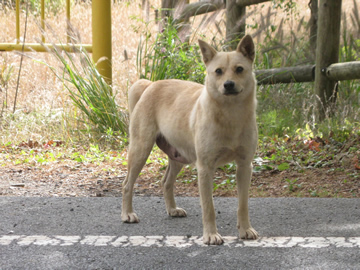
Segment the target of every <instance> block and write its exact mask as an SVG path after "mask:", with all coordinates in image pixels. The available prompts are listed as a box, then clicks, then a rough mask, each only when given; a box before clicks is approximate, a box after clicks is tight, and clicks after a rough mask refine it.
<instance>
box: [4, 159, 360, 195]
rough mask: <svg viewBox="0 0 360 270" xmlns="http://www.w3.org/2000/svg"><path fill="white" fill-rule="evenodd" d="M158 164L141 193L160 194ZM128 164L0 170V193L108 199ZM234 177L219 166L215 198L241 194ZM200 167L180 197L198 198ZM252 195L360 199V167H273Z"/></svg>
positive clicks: (145, 175) (257, 178)
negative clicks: (288, 168) (359, 168)
mask: <svg viewBox="0 0 360 270" xmlns="http://www.w3.org/2000/svg"><path fill="white" fill-rule="evenodd" d="M164 172H165V171H164V169H163V167H161V166H160V165H153V164H148V165H146V167H145V168H144V170H143V172H142V174H141V175H140V177H139V179H138V180H137V182H136V184H135V191H134V192H135V194H136V195H138V196H162V190H161V177H162V175H163V174H164ZM125 176H126V166H124V165H122V164H114V163H111V164H110V163H104V164H93V163H88V164H84V163H74V162H70V163H68V164H64V163H60V162H59V163H56V162H55V163H53V164H49V165H41V166H28V165H13V166H6V167H2V168H0V196H27V197H30V196H31V197H32V196H35V197H42V196H46V197H48V196H50V197H110V196H115V197H116V196H121V184H122V182H123V181H124V179H125ZM233 178H234V175H233V172H232V174H231V173H230V174H227V173H226V172H224V171H223V170H221V169H219V170H217V172H216V174H215V177H214V196H228V197H233V196H237V191H236V185H235V180H233ZM197 185H198V183H197V177H196V170H195V169H192V168H189V167H187V168H185V169H184V171H183V173H182V175H181V176H180V177H179V178H178V180H177V183H176V186H175V194H176V196H198V186H197ZM250 197H344V198H354V197H358V198H359V197H360V181H359V171H358V170H342V169H339V168H337V169H334V168H316V169H305V170H298V171H297V170H286V171H282V172H280V171H278V170H270V171H261V172H257V173H254V174H253V178H252V182H251V188H250Z"/></svg>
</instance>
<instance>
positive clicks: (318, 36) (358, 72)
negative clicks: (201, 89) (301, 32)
mask: <svg viewBox="0 0 360 270" xmlns="http://www.w3.org/2000/svg"><path fill="white" fill-rule="evenodd" d="M268 1H271V0H226V4H223V3H220V2H219V1H216V2H213V1H205V2H204V1H202V2H196V3H192V4H188V5H185V7H184V8H183V11H182V13H181V15H180V18H179V19H180V20H183V19H186V18H189V17H191V16H196V15H200V14H205V13H207V12H213V11H216V10H219V9H225V8H226V13H227V19H226V38H227V40H228V41H231V40H234V39H239V38H240V37H241V36H242V35H244V32H245V28H244V25H245V19H241V17H242V18H245V16H244V15H245V11H246V7H247V6H250V5H254V4H259V3H263V2H268ZM341 4H342V1H341V0H311V1H310V2H309V5H310V8H311V21H312V25H311V28H310V38H309V39H310V44H311V48H313V50H314V53H315V52H316V53H315V54H316V58H315V65H307V66H296V67H284V68H276V69H268V70H256V71H255V74H256V77H257V80H258V84H274V83H291V82H313V81H314V82H315V83H314V93H315V94H316V95H317V96H318V104H317V109H318V118H319V120H322V119H323V118H324V117H325V115H326V113H327V112H328V110H329V109H330V108H331V107H332V106H331V105H332V104H333V103H334V102H335V100H336V88H337V86H336V83H337V81H341V80H353V79H360V61H354V62H345V63H337V62H338V59H339V46H340V24H341ZM240 20H242V21H240ZM316 21H317V23H316ZM239 22H240V23H239ZM234 44H235V45H234V46H236V43H234ZM315 47H316V51H315Z"/></svg>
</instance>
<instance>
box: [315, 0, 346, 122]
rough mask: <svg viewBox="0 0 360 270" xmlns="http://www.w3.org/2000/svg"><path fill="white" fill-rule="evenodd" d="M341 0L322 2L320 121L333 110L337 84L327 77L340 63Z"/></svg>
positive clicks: (317, 77)
mask: <svg viewBox="0 0 360 270" xmlns="http://www.w3.org/2000/svg"><path fill="white" fill-rule="evenodd" d="M341 2H342V1H341V0H320V4H319V18H318V31H317V46H316V69H315V94H316V95H317V99H318V100H317V112H318V120H319V121H321V120H323V119H324V118H325V116H326V114H327V113H330V115H331V110H333V105H334V104H335V101H336V95H337V89H336V88H337V87H336V82H335V81H331V80H329V79H328V78H327V77H326V69H327V67H328V66H329V65H331V64H333V63H337V62H338V61H339V46H340V23H341Z"/></svg>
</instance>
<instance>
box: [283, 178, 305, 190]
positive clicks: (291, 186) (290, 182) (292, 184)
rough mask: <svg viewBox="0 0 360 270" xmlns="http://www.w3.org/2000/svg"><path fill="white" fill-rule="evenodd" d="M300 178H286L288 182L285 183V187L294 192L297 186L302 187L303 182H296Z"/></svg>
mask: <svg viewBox="0 0 360 270" xmlns="http://www.w3.org/2000/svg"><path fill="white" fill-rule="evenodd" d="M298 180H299V179H298V178H297V179H285V181H286V182H287V183H288V184H287V185H285V186H284V187H285V188H288V189H289V191H290V192H294V191H295V189H296V188H301V184H296V182H297V181H298Z"/></svg>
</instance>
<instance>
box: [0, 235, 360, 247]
mask: <svg viewBox="0 0 360 270" xmlns="http://www.w3.org/2000/svg"><path fill="white" fill-rule="evenodd" d="M223 238H224V240H225V243H224V245H225V246H230V247H238V248H246V247H257V248H292V247H300V248H327V247H335V248H360V237H261V238H259V239H257V240H246V241H243V240H241V239H239V238H238V237H234V236H224V237H223ZM9 245H19V246H30V245H35V246H73V245H84V246H95V247H98V246H109V247H136V246H141V247H175V248H187V247H191V246H200V247H205V246H206V245H204V244H203V242H202V237H198V236H191V237H186V236H160V235H150V236H114V235H113V236H109V235H86V236H79V235H72V236H71V235H55V236H47V235H0V246H9Z"/></svg>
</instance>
